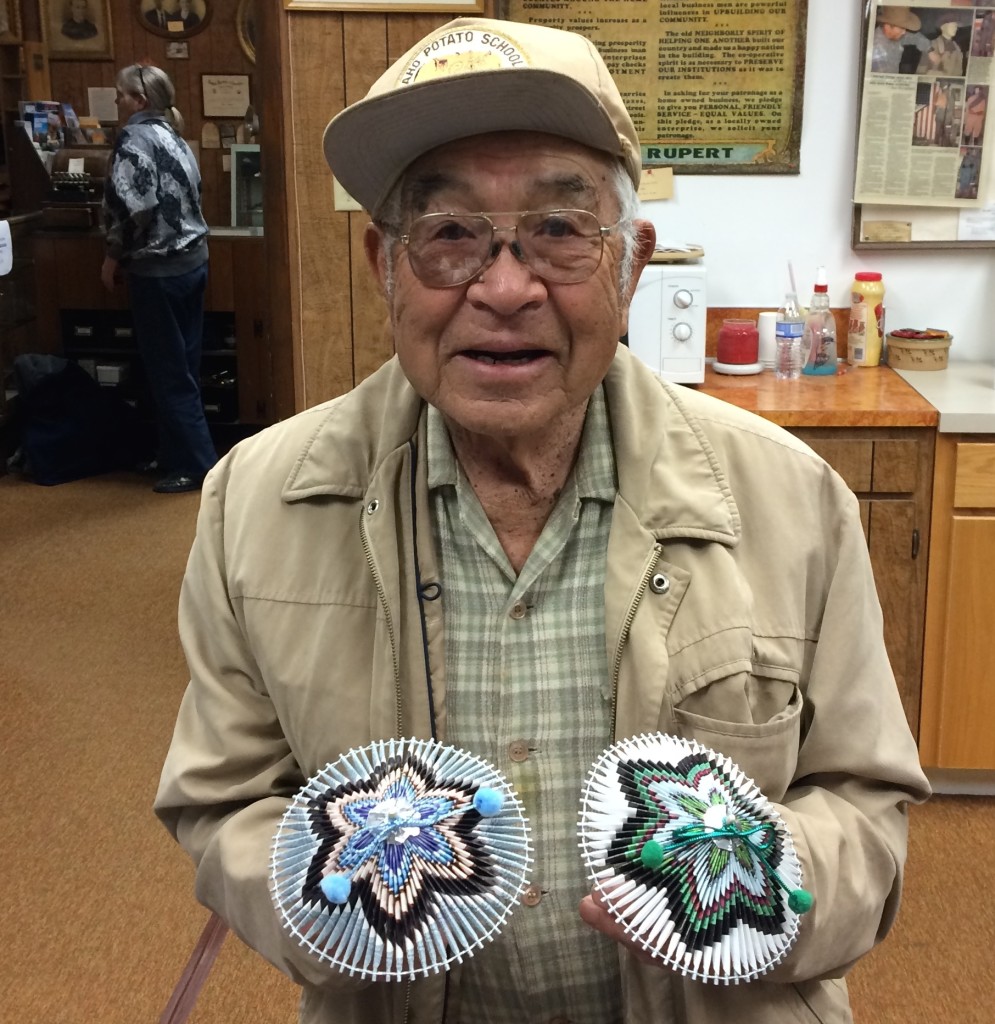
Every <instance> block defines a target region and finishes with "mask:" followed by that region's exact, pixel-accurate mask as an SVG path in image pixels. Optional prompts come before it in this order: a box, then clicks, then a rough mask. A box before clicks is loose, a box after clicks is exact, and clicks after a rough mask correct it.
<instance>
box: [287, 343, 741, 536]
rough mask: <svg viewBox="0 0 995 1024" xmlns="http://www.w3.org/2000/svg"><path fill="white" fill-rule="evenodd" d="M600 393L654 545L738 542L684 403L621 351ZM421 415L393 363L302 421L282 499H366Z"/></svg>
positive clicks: (629, 488) (626, 482) (717, 475)
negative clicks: (307, 428) (300, 442)
mask: <svg viewBox="0 0 995 1024" xmlns="http://www.w3.org/2000/svg"><path fill="white" fill-rule="evenodd" d="M605 395H606V398H607V401H608V412H609V419H610V422H611V430H612V434H613V437H614V442H615V447H616V452H621V453H624V455H621V456H619V457H617V459H616V463H617V467H618V478H619V498H620V499H621V500H623V501H625V502H626V503H627V504H628V505H629V506H630V507H631V508H632V509H633V511H634V512H635V514H636V516H637V517H638V518H639V519H640V521H641V522H642V524H643V526H645V528H646V529H647V530H648V531H649V532H651V533H652V534H654V536H656V537H657V539H659V540H665V539H668V538H674V537H691V538H697V539H701V540H710V541H719V542H720V543H724V544H729V545H733V544H735V543H736V542H737V540H738V536H739V531H740V521H739V512H738V510H737V508H736V503H735V501H734V499H733V496H732V493H731V491H730V489H729V484H728V481H727V480H726V477H725V473H724V472H723V470H722V467H721V465H720V463H719V460H718V458H717V456H716V454H715V451H714V449H713V448H712V445H711V443H710V442H709V439H708V437H707V436H706V433H705V431H704V428H703V426H702V423H701V420H700V419H699V417H698V416H696V415H695V414H694V413H693V412H692V411H691V409H690V408H689V401H688V399H689V397H690V396H689V395H687V394H684V393H683V392H682V389H681V388H678V387H675V386H674V385H671V384H667V383H665V382H662V381H660V380H658V379H657V378H656V377H655V376H654V375H653V374H652V373H650V371H649V370H648V369H646V368H645V367H644V366H643V365H642V363H640V362H639V360H638V359H636V358H635V357H633V356H632V355H630V353H629V351H628V349H626V348H624V347H622V346H619V350H618V353H617V355H616V356H615V359H614V361H613V363H612V365H611V367H610V368H609V371H608V375H607V376H606V377H605ZM423 411H424V403H423V402H422V400H421V399H420V398H419V397H418V395H417V394H416V393H415V391H414V389H413V388H412V387H411V385H410V384H409V383H408V382H407V380H406V378H405V377H404V374H403V373H402V371H401V368H400V365H399V364H398V362H397V359H396V357H395V358H394V359H391V360H390V361H389V362H388V363H387V364H386V365H385V366H383V367H381V368H380V369H379V370H378V371H377V372H376V373H375V374H373V375H372V376H371V377H370V378H369V379H367V380H366V381H364V382H363V383H362V384H360V385H359V386H358V387H357V388H355V389H354V390H353V391H351V392H349V393H348V394H347V395H343V396H342V397H341V398H337V399H334V400H333V401H331V402H327V403H325V404H324V405H321V406H317V407H316V408H314V409H312V410H311V411H309V412H307V413H304V414H302V415H304V416H306V417H308V418H309V419H311V422H312V424H313V428H312V430H311V432H310V435H309V436H308V438H307V440H306V442H305V444H304V446H303V447H302V449H301V452H300V454H299V456H298V458H297V461H296V463H295V464H294V467H293V469H292V470H291V472H290V475H289V476H288V478H287V482H286V483H285V485H284V488H283V494H282V497H283V500H284V501H288V502H293V501H299V500H302V499H305V498H310V497H314V496H317V495H333V496H338V497H346V498H357V499H358V498H362V497H363V496H364V495H365V494H366V492H367V490H368V488H369V486H370V481H371V480H372V479H373V477H374V476H375V474H376V473H377V471H378V469H379V468H380V467H381V466H382V465H383V463H384V462H385V461H386V460H387V459H388V457H389V456H390V455H391V454H393V453H395V452H396V451H397V449H399V448H402V447H404V446H405V445H407V444H408V443H409V442H410V441H411V440H412V439H413V438H414V437H415V436H416V435H417V434H419V433H421V432H423V431H424V425H423V423H422V421H423V419H424V417H423V415H422V414H423ZM420 423H422V425H421V427H420V426H419V424H420ZM358 425H362V426H364V427H365V428H366V429H357V426H358Z"/></svg>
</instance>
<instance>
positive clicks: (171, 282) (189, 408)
mask: <svg viewBox="0 0 995 1024" xmlns="http://www.w3.org/2000/svg"><path fill="white" fill-rule="evenodd" d="M206 283H207V264H206V263H205V264H203V265H202V266H200V267H197V269H196V270H191V271H189V272H188V273H186V274H180V275H178V276H177V277H144V276H141V275H139V274H129V275H128V294H129V303H130V306H131V318H132V321H133V322H134V325H135V343H136V345H137V347H138V353H139V355H140V356H141V357H142V363H143V364H144V367H145V376H146V377H147V379H148V383H149V389H150V391H151V392H152V398H153V400H154V402H155V407H156V425H157V427H158V433H159V451H158V460H159V466H160V468H161V469H162V471H163V472H164V473H167V474H171V473H182V474H183V475H184V476H192V477H194V478H195V479H197V480H200V479H202V478H203V476H204V474H205V473H206V472H207V471H208V470H209V469H210V468H211V466H213V465H214V463H215V462H217V460H218V456H217V452H216V451H215V450H214V442H213V441H212V440H211V432H210V430H209V429H208V426H207V420H206V418H205V417H204V406H203V403H202V402H201V397H200V348H201V339H202V337H203V333H204V286H205V285H206Z"/></svg>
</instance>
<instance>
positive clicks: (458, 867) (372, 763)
mask: <svg viewBox="0 0 995 1024" xmlns="http://www.w3.org/2000/svg"><path fill="white" fill-rule="evenodd" d="M530 864H531V850H530V843H529V837H528V825H527V823H526V820H525V817H524V815H523V813H522V805H521V802H520V801H519V799H518V797H517V796H516V795H515V793H514V792H513V790H512V788H511V786H510V784H509V783H508V782H507V780H506V779H505V778H504V776H502V775H501V774H500V773H499V772H498V771H497V769H495V768H494V767H492V766H491V765H489V764H488V763H487V762H485V761H483V760H481V759H480V758H478V757H474V756H473V755H471V754H467V753H465V752H464V751H462V750H457V749H455V748H453V747H448V746H444V745H443V744H440V743H437V742H435V741H432V740H415V739H402V740H383V741H377V742H375V743H372V744H370V745H369V746H367V747H360V748H356V749H353V750H350V751H349V752H348V753H346V754H344V755H343V756H342V757H341V758H339V759H338V760H337V761H335V762H334V763H332V764H329V765H326V766H325V768H323V769H322V770H321V771H320V772H318V774H317V775H315V776H314V777H313V778H312V779H310V780H309V781H308V782H307V784H306V785H305V786H304V787H303V789H301V791H300V792H299V793H298V794H297V795H296V796H295V797H294V799H293V801H292V802H291V804H290V806H289V807H288V808H287V811H286V813H285V814H284V816H283V819H282V821H281V822H280V827H279V829H278V830H277V833H276V836H275V838H274V841H273V852H272V858H271V889H272V893H273V901H274V903H275V904H276V907H277V911H278V913H279V915H280V918H281V920H282V922H283V925H284V927H286V928H287V929H288V930H289V931H290V932H291V934H293V935H294V937H295V938H296V939H297V940H298V942H300V944H301V945H302V946H304V947H305V948H306V949H308V950H309V951H310V952H311V953H313V954H314V955H315V956H317V957H318V958H319V959H320V960H322V961H324V962H326V963H328V964H330V965H332V966H334V967H337V968H338V969H339V970H341V971H344V972H346V973H347V974H349V975H351V976H354V977H358V978H364V979H369V980H373V979H376V980H388V981H401V980H406V979H411V978H417V977H424V976H426V975H428V974H430V973H438V972H439V971H440V970H444V969H448V967H449V966H450V965H451V964H453V963H459V962H462V961H463V959H465V958H466V957H469V956H472V955H473V953H474V952H475V951H476V950H477V949H478V948H479V947H481V946H482V945H483V944H484V943H485V942H487V941H490V940H491V939H493V938H494V937H495V936H496V935H497V933H498V932H499V931H500V929H501V928H502V926H503V924H504V922H505V921H506V920H507V918H508V916H509V915H510V914H511V911H512V909H513V908H514V907H515V906H516V904H517V903H518V901H519V898H520V896H521V894H522V893H523V892H524V891H525V886H526V876H527V873H528V870H529V866H530Z"/></svg>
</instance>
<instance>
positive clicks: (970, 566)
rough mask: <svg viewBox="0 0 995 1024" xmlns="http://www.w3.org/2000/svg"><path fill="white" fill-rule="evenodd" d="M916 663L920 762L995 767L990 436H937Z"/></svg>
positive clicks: (994, 453) (994, 447)
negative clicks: (921, 654) (922, 640)
mask: <svg viewBox="0 0 995 1024" xmlns="http://www.w3.org/2000/svg"><path fill="white" fill-rule="evenodd" d="M933 530H934V542H933V544H932V545H931V548H930V558H929V593H928V599H927V603H926V647H925V659H924V666H923V695H922V738H921V743H920V754H921V756H922V761H923V764H924V765H926V766H928V767H934V768H962V769H977V770H989V771H991V770H993V769H995V623H993V622H992V613H991V607H992V590H993V582H992V581H993V580H995V438H993V437H991V436H985V435H981V436H979V435H951V434H941V435H940V437H939V439H938V441H937V448H936V477H935V482H934V486H933Z"/></svg>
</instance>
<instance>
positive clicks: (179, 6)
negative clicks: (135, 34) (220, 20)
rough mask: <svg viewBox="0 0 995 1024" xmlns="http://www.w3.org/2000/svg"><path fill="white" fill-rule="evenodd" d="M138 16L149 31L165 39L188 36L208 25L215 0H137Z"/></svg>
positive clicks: (140, 22) (139, 22)
mask: <svg viewBox="0 0 995 1024" xmlns="http://www.w3.org/2000/svg"><path fill="white" fill-rule="evenodd" d="M134 5H135V17H136V18H137V19H138V24H139V25H141V26H142V28H144V29H145V30H146V31H147V32H152V33H154V34H155V35H157V36H163V37H164V38H166V39H189V38H190V36H195V35H196V34H197V33H198V32H203V31H204V29H205V28H207V23H208V22H209V21H210V20H211V12H212V10H213V3H212V0H134Z"/></svg>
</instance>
